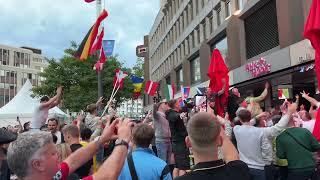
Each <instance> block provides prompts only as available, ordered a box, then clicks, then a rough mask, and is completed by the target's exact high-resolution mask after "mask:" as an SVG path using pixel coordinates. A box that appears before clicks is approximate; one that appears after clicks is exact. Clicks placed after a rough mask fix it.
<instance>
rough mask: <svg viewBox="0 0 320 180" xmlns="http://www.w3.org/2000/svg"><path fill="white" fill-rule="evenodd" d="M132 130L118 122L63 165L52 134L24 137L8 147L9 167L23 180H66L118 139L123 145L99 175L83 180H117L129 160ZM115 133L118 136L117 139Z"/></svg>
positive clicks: (99, 171) (30, 133)
mask: <svg viewBox="0 0 320 180" xmlns="http://www.w3.org/2000/svg"><path fill="white" fill-rule="evenodd" d="M116 126H117V128H116ZM132 127H133V123H132V122H130V120H124V121H122V120H119V119H117V120H115V121H114V122H112V123H111V124H110V125H109V126H107V127H106V128H105V129H104V130H103V133H102V135H101V136H100V137H99V138H98V139H97V140H96V141H93V142H90V143H89V144H88V145H87V146H86V147H82V148H80V149H78V150H77V151H75V152H74V153H72V154H71V155H70V156H69V157H68V158H67V159H66V160H64V161H63V162H62V163H61V164H60V165H59V158H58V154H57V149H56V146H55V144H54V143H53V141H52V135H51V133H49V132H40V131H31V132H26V133H22V134H20V135H19V136H18V139H17V140H16V141H14V142H13V143H11V144H10V146H9V149H8V155H7V157H8V164H9V167H10V169H11V170H12V171H13V173H14V174H16V175H17V176H18V177H19V179H22V180H34V179H36V180H40V179H41V180H52V179H54V180H66V179H67V177H68V175H70V174H72V173H73V172H74V171H75V170H76V169H78V168H79V167H80V166H82V165H83V164H84V163H86V162H87V161H89V160H90V159H92V157H93V156H94V155H95V154H96V153H97V151H98V149H99V147H101V146H102V145H104V144H105V143H106V142H108V141H110V140H111V139H112V138H116V137H117V138H118V141H119V142H120V143H118V145H117V146H116V147H115V148H114V150H113V152H112V154H111V155H110V156H109V158H108V159H107V160H106V161H105V162H104V163H103V165H102V166H101V167H100V169H99V170H98V172H97V173H95V174H93V175H92V176H88V177H85V178H83V180H93V179H94V180H100V179H117V178H118V176H119V174H120V171H121V169H122V167H123V164H124V161H125V159H126V157H127V153H128V142H129V141H130V140H131V131H132ZM116 129H117V135H115V130H116Z"/></svg>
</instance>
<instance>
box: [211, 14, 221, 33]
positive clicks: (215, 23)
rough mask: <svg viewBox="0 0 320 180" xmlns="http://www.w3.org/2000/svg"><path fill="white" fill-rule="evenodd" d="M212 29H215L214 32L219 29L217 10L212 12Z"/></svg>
mask: <svg viewBox="0 0 320 180" xmlns="http://www.w3.org/2000/svg"><path fill="white" fill-rule="evenodd" d="M212 16H213V18H212V29H213V32H214V31H215V30H216V29H217V28H218V26H219V25H218V14H217V11H216V10H213V11H212Z"/></svg>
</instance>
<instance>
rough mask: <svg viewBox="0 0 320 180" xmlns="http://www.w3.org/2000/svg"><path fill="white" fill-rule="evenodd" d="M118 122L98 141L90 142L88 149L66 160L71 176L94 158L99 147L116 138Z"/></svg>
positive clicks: (109, 127) (78, 151)
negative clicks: (113, 137)
mask: <svg viewBox="0 0 320 180" xmlns="http://www.w3.org/2000/svg"><path fill="white" fill-rule="evenodd" d="M118 122H119V121H118V120H117V121H114V122H112V123H111V125H110V126H108V127H106V128H105V129H104V130H103V133H102V135H101V136H100V138H99V139H98V140H97V141H92V142H90V143H89V144H88V145H87V146H86V147H82V148H80V149H78V150H77V151H75V152H74V153H72V154H71V155H70V156H69V157H68V158H67V159H66V160H64V162H65V163H67V164H68V166H69V174H72V173H73V172H74V171H75V170H77V169H78V168H79V167H81V166H82V165H83V164H85V163H86V162H88V161H89V160H90V159H92V157H93V156H94V155H95V154H96V153H97V151H98V149H99V147H101V146H102V145H103V144H105V143H106V142H108V141H109V140H110V139H111V138H112V136H114V132H115V129H116V124H117V123H118Z"/></svg>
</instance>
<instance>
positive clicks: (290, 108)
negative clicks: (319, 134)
mask: <svg viewBox="0 0 320 180" xmlns="http://www.w3.org/2000/svg"><path fill="white" fill-rule="evenodd" d="M297 109H298V104H297V103H292V104H290V103H289V104H288V113H290V114H293V113H295V112H297Z"/></svg>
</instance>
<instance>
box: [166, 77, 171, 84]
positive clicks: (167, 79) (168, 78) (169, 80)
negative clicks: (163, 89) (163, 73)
mask: <svg viewBox="0 0 320 180" xmlns="http://www.w3.org/2000/svg"><path fill="white" fill-rule="evenodd" d="M166 83H167V84H171V78H170V76H168V77H166Z"/></svg>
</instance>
